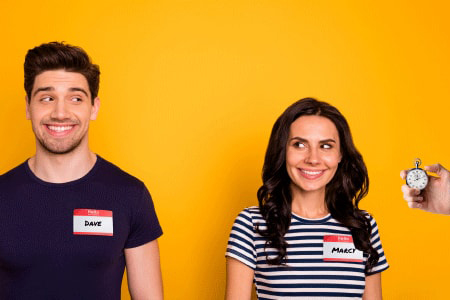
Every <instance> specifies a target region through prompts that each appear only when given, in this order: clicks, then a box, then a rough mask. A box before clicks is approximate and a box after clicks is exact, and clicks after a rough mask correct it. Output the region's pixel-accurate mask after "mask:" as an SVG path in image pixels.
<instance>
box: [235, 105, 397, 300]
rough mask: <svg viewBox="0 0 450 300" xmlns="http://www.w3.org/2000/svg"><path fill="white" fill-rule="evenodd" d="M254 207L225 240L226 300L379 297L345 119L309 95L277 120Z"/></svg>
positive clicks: (377, 256) (379, 267)
mask: <svg viewBox="0 0 450 300" xmlns="http://www.w3.org/2000/svg"><path fill="white" fill-rule="evenodd" d="M262 177H263V185H262V186H261V187H260V188H259V190H258V202H259V207H250V208H247V209H244V210H243V211H242V212H241V213H240V214H239V216H238V217H237V218H236V221H235V223H234V225H233V228H232V231H231V235H230V239H229V241H228V247H227V252H226V256H227V291H226V293H227V294H226V299H228V300H231V299H239V300H240V299H250V298H251V291H252V282H255V285H256V292H257V295H258V298H259V299H280V298H285V299H287V298H288V299H305V298H308V299H309V298H311V299H343V298H344V299H361V298H362V299H381V274H380V272H381V271H384V270H386V269H387V268H388V264H387V262H386V259H385V257H384V252H383V249H382V247H381V242H380V238H379V235H378V229H377V225H376V222H375V220H374V219H373V218H372V217H371V216H370V215H369V214H368V213H366V212H364V211H361V210H360V209H359V208H358V204H359V201H360V200H361V199H362V198H363V197H364V196H365V195H366V194H367V190H368V186H369V179H368V176H367V170H366V166H365V164H364V161H363V159H362V156H361V155H360V154H359V152H358V151H357V150H356V148H355V145H354V144H353V140H352V136H351V133H350V128H349V126H348V124H347V121H346V120H345V118H344V117H343V116H342V115H341V114H340V112H339V111H338V110H337V109H336V108H335V107H333V106H331V105H329V104H327V103H325V102H320V101H317V100H315V99H312V98H305V99H302V100H300V101H298V102H296V103H294V104H293V105H291V106H290V107H289V108H288V109H287V110H286V111H285V112H284V113H283V114H282V115H281V116H280V117H279V118H278V120H277V121H276V123H275V125H274V127H273V129H272V134H271V136H270V140H269V146H268V148H267V152H266V157H265V162H264V167H263V175H262Z"/></svg>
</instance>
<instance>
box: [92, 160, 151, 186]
mask: <svg viewBox="0 0 450 300" xmlns="http://www.w3.org/2000/svg"><path fill="white" fill-rule="evenodd" d="M98 160H99V161H98V171H97V172H96V173H97V176H98V177H99V178H101V179H102V180H104V181H107V182H108V183H109V184H115V185H120V186H135V187H142V186H143V185H144V183H143V182H142V181H141V180H140V179H138V178H136V177H135V176H133V175H131V174H129V173H128V172H125V171H124V170H122V169H121V168H120V167H118V166H117V165H115V164H113V163H111V162H110V161H108V160H106V159H104V158H102V157H100V156H98Z"/></svg>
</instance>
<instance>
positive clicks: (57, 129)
mask: <svg viewBox="0 0 450 300" xmlns="http://www.w3.org/2000/svg"><path fill="white" fill-rule="evenodd" d="M72 127H73V126H53V125H50V126H48V129H50V130H53V131H56V132H62V131H66V130H70V129H72Z"/></svg>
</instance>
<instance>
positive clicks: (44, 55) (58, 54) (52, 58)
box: [24, 42, 100, 104]
mask: <svg viewBox="0 0 450 300" xmlns="http://www.w3.org/2000/svg"><path fill="white" fill-rule="evenodd" d="M61 69H62V70H65V71H67V72H76V73H80V74H82V75H83V76H84V77H85V78H86V80H87V82H88V84H89V90H90V92H91V101H92V104H94V99H95V97H97V95H98V88H99V82H100V69H99V67H98V65H95V64H93V63H92V61H91V59H90V58H89V56H88V55H87V53H86V52H85V51H84V50H83V49H81V48H80V47H77V46H72V45H69V44H65V43H64V42H61V43H60V42H50V43H45V44H42V45H40V46H37V47H35V48H33V49H30V50H28V53H27V55H26V56H25V63H24V73H25V82H24V86H25V91H26V93H27V96H28V101H30V100H31V91H32V89H33V85H34V80H35V78H36V76H37V75H39V74H41V73H43V72H45V71H52V70H61Z"/></svg>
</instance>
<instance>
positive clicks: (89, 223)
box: [73, 209, 114, 236]
mask: <svg viewBox="0 0 450 300" xmlns="http://www.w3.org/2000/svg"><path fill="white" fill-rule="evenodd" d="M113 233H114V231H113V212H112V211H111V210H98V209H75V210H74V211H73V234H77V235H107V236H112V235H113Z"/></svg>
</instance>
